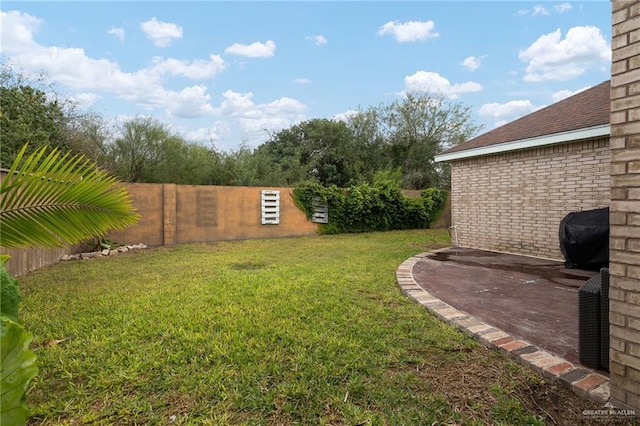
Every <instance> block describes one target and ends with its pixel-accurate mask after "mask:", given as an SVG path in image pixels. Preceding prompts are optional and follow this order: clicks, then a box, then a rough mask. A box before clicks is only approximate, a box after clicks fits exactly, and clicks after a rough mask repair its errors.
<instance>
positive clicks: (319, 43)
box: [306, 35, 329, 46]
mask: <svg viewBox="0 0 640 426" xmlns="http://www.w3.org/2000/svg"><path fill="white" fill-rule="evenodd" d="M306 39H307V40H311V41H313V43H314V44H315V45H316V46H322V45H323V44H327V43H328V42H329V40H327V38H326V37H325V36H323V35H316V36H308V37H306Z"/></svg>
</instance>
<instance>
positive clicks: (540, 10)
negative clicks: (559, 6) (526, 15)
mask: <svg viewBox="0 0 640 426" xmlns="http://www.w3.org/2000/svg"><path fill="white" fill-rule="evenodd" d="M531 14H532V15H533V16H536V15H550V14H551V13H550V12H549V11H548V10H547V9H546V8H545V7H544V6H541V5H536V6H533V12H532V13H531Z"/></svg>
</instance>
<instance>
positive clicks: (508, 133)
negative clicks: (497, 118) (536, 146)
mask: <svg viewBox="0 0 640 426" xmlns="http://www.w3.org/2000/svg"><path fill="white" fill-rule="evenodd" d="M610 90H611V80H607V81H605V82H602V83H600V84H598V85H596V86H593V87H591V88H589V89H587V90H584V91H582V92H580V93H577V94H575V95H573V96H570V97H568V98H566V99H563V100H561V101H559V102H556V103H555V104H552V105H549V106H547V107H545V108H542V109H540V110H538V111H535V112H532V113H531V114H528V115H525V116H524V117H520V118H518V119H517V120H514V121H512V122H510V123H507V124H505V125H504V126H501V127H498V128H496V129H493V130H491V131H489V132H487V133H483V134H481V135H480V136H476V137H475V138H472V139H469V140H468V141H466V142H463V143H461V144H460V145H456V146H454V147H452V148H449V149H448V150H446V151H444V152H443V153H442V154H449V153H453V152H461V151H466V150H468V149H472V148H481V147H485V146H490V145H497V144H500V143H505V142H513V141H519V140H523V139H530V138H536V137H540V136H546V135H551V134H554V133H561V132H568V131H571V130H578V129H585V128H589V127H594V126H600V125H606V124H609V121H610V116H609V110H610V101H609V97H610Z"/></svg>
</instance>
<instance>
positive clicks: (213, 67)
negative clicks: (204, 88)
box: [149, 55, 227, 80]
mask: <svg viewBox="0 0 640 426" xmlns="http://www.w3.org/2000/svg"><path fill="white" fill-rule="evenodd" d="M226 67H227V63H226V62H225V61H224V59H222V58H221V57H220V56H219V55H209V61H204V60H195V61H191V62H189V61H183V60H179V59H173V58H167V59H165V58H161V57H155V58H153V60H152V65H151V66H150V67H149V70H150V71H153V72H157V73H159V74H170V75H174V76H182V77H186V78H190V79H192V80H202V79H205V78H210V77H213V76H215V75H217V74H220V73H221V72H222V71H224V69H225V68H226Z"/></svg>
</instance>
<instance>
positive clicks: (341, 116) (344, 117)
mask: <svg viewBox="0 0 640 426" xmlns="http://www.w3.org/2000/svg"><path fill="white" fill-rule="evenodd" d="M358 114H359V111H356V110H355V109H349V110H347V111H345V112H339V113H337V114H336V115H334V116H333V119H334V120H337V121H345V122H347V121H349V119H350V118H351V117H353V116H355V115H358Z"/></svg>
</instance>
